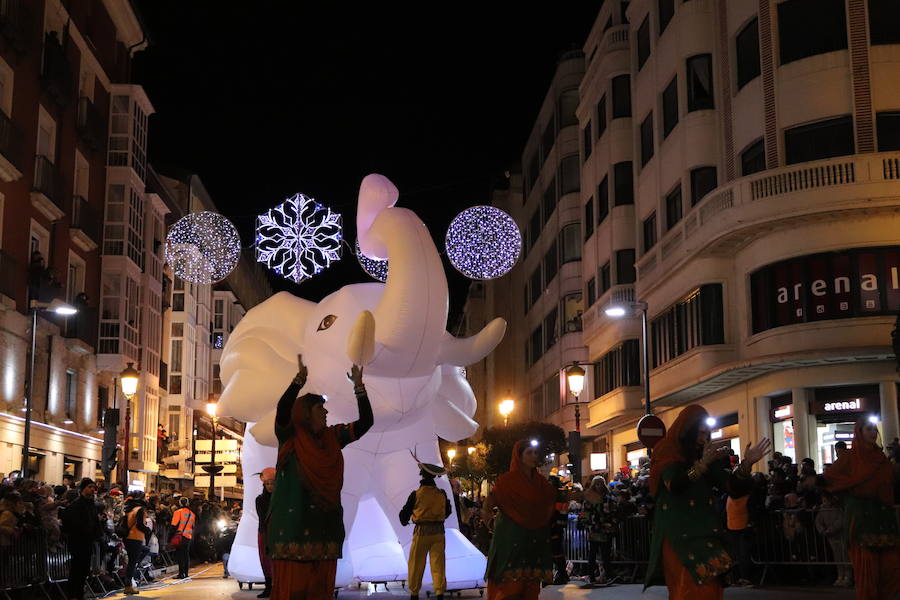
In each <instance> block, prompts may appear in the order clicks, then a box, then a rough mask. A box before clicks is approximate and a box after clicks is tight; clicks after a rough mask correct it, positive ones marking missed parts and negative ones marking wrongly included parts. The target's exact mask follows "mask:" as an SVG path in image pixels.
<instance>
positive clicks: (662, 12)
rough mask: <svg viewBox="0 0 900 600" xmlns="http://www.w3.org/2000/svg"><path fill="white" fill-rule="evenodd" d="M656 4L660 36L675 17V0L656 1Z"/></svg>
mask: <svg viewBox="0 0 900 600" xmlns="http://www.w3.org/2000/svg"><path fill="white" fill-rule="evenodd" d="M656 4H657V7H658V8H659V35H662V34H663V31H665V30H666V27H668V25H669V21H671V20H672V17H673V16H675V0H657V2H656Z"/></svg>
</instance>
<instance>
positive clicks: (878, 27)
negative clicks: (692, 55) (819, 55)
mask: <svg viewBox="0 0 900 600" xmlns="http://www.w3.org/2000/svg"><path fill="white" fill-rule="evenodd" d="M897 23H900V2H897V0H869V39H870V40H871V42H872V43H873V44H900V27H897ZM7 114H9V113H7Z"/></svg>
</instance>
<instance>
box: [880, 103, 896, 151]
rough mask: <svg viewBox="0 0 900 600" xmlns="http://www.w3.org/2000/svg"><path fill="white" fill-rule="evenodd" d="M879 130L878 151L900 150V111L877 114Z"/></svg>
mask: <svg viewBox="0 0 900 600" xmlns="http://www.w3.org/2000/svg"><path fill="white" fill-rule="evenodd" d="M875 127H876V129H877V131H878V151H879V152H889V151H891V150H900V112H883V113H878V114H877V115H875Z"/></svg>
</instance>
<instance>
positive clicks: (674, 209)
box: [666, 182, 683, 231]
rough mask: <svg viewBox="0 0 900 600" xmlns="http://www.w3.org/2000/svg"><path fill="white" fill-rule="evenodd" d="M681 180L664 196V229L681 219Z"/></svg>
mask: <svg viewBox="0 0 900 600" xmlns="http://www.w3.org/2000/svg"><path fill="white" fill-rule="evenodd" d="M682 210H683V209H682V205H681V182H679V183H678V185H676V186H675V189H673V190H672V191H671V192H669V193H668V195H667V196H666V231H668V230H669V229H672V228H673V227H675V224H676V223H678V221H680V220H681V214H682Z"/></svg>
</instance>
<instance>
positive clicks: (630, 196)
mask: <svg viewBox="0 0 900 600" xmlns="http://www.w3.org/2000/svg"><path fill="white" fill-rule="evenodd" d="M613 177H614V178H615V180H614V181H613V185H614V186H616V187H615V193H616V199H615V200H616V206H624V205H626V204H634V180H633V177H634V174H633V172H632V168H631V161H630V160H629V161H626V162H620V163H616V164H614V165H613Z"/></svg>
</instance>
